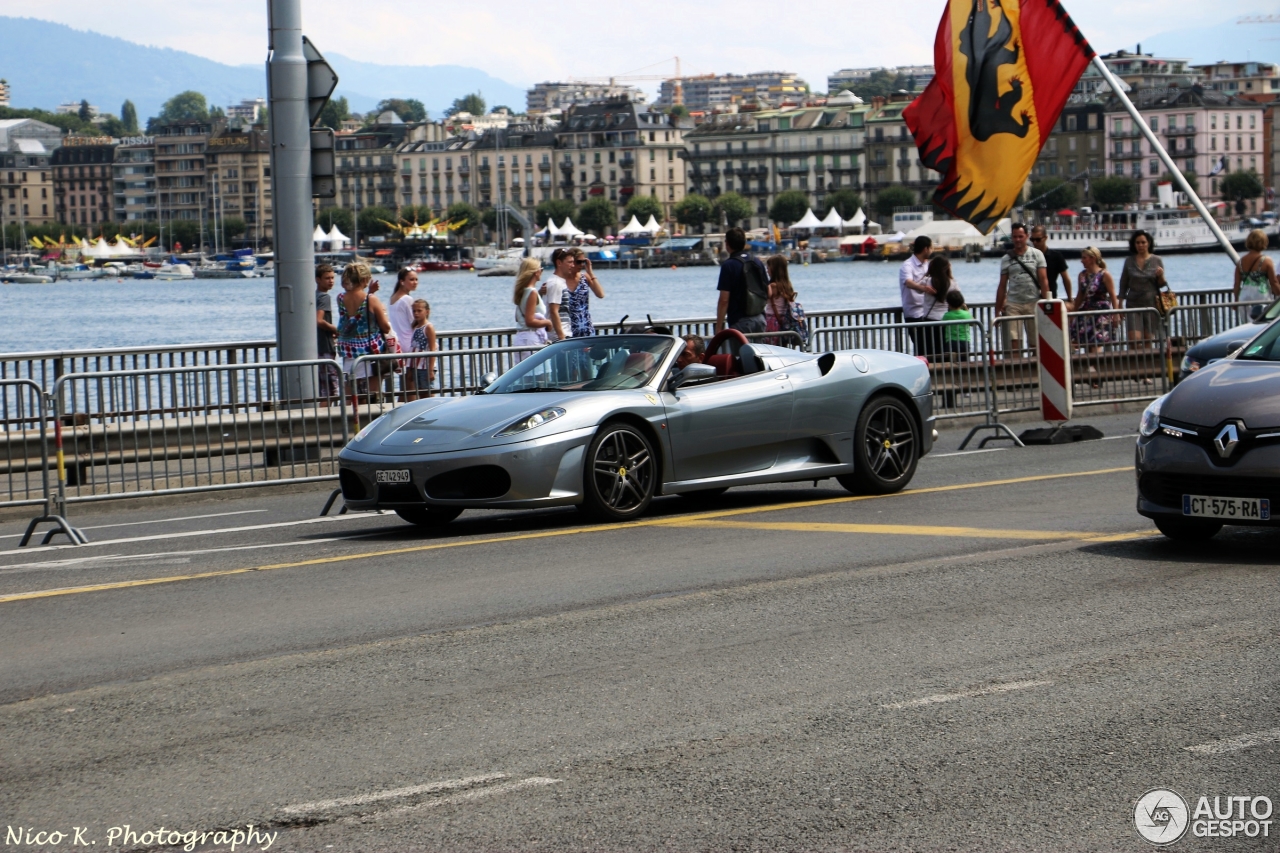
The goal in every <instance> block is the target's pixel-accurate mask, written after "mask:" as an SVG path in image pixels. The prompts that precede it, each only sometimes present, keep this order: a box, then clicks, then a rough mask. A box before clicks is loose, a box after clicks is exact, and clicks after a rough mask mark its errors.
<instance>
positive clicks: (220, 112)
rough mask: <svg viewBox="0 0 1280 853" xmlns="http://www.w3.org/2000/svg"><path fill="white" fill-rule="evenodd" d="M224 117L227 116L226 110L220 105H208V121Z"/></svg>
mask: <svg viewBox="0 0 1280 853" xmlns="http://www.w3.org/2000/svg"><path fill="white" fill-rule="evenodd" d="M226 117H227V111H226V110H224V109H223V108H222V107H219V106H216V105H215V106H212V107H209V120H210V121H212V120H214V119H219V118H226Z"/></svg>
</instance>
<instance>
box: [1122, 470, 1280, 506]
mask: <svg viewBox="0 0 1280 853" xmlns="http://www.w3.org/2000/svg"><path fill="white" fill-rule="evenodd" d="M1138 491H1140V492H1141V493H1142V496H1143V497H1144V498H1146V499H1147V500H1149V501H1151V502H1152V503H1154V504H1159V505H1160V506H1172V507H1178V506H1182V496H1183V495H1211V496H1213V497H1221V498H1267V499H1269V500H1270V501H1271V502H1272V503H1273V504H1275V503H1276V500H1277V498H1280V483H1278V482H1277V481H1276V480H1274V479H1268V478H1262V477H1214V476H1201V475H1195V474H1143V475H1142V479H1140V480H1139V481H1138ZM1277 505H1280V504H1277Z"/></svg>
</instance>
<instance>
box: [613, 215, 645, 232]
mask: <svg viewBox="0 0 1280 853" xmlns="http://www.w3.org/2000/svg"><path fill="white" fill-rule="evenodd" d="M645 233H647V232H646V231H645V229H644V226H643V225H641V224H640V220H639V219H636V218H635V216H632V217H631V221H630V222H628V223H627V227H625V228H623V229H622V230H621V231H619V232H618V236H620V237H626V236H628V235H630V234H645Z"/></svg>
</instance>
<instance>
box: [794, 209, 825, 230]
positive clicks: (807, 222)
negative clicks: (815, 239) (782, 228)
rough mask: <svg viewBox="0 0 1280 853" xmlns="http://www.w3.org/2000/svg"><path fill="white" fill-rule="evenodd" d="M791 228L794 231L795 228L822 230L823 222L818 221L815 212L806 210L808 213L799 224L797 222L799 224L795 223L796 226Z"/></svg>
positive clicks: (805, 213)
mask: <svg viewBox="0 0 1280 853" xmlns="http://www.w3.org/2000/svg"><path fill="white" fill-rule="evenodd" d="M791 227H792V228H793V229H794V228H810V229H812V228H821V227H822V221H821V220H819V219H818V217H816V216H814V215H813V211H812V210H806V211H805V212H804V216H802V217H801V218H800V221H799V222H797V223H795V224H794V225H792V226H791Z"/></svg>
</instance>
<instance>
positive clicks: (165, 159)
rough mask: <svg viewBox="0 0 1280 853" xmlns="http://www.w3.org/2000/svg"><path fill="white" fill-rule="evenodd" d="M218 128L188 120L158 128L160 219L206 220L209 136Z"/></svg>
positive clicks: (157, 154)
mask: <svg viewBox="0 0 1280 853" xmlns="http://www.w3.org/2000/svg"><path fill="white" fill-rule="evenodd" d="M214 132H215V127H214V125H213V124H211V123H210V122H208V121H202V120H199V119H185V120H182V121H175V122H170V123H167V124H161V125H156V126H155V128H154V129H153V130H152V134H153V137H154V139H155V146H156V153H155V169H156V189H157V195H158V203H159V207H158V211H159V213H160V217H161V218H162V219H163V220H164V221H165V222H169V221H172V220H175V219H186V220H193V221H203V220H204V218H205V213H206V211H207V209H208V203H209V202H208V195H207V186H206V181H207V175H206V169H207V162H206V159H205V156H206V154H207V148H208V145H209V137H210V136H211V135H213V133H214Z"/></svg>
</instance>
